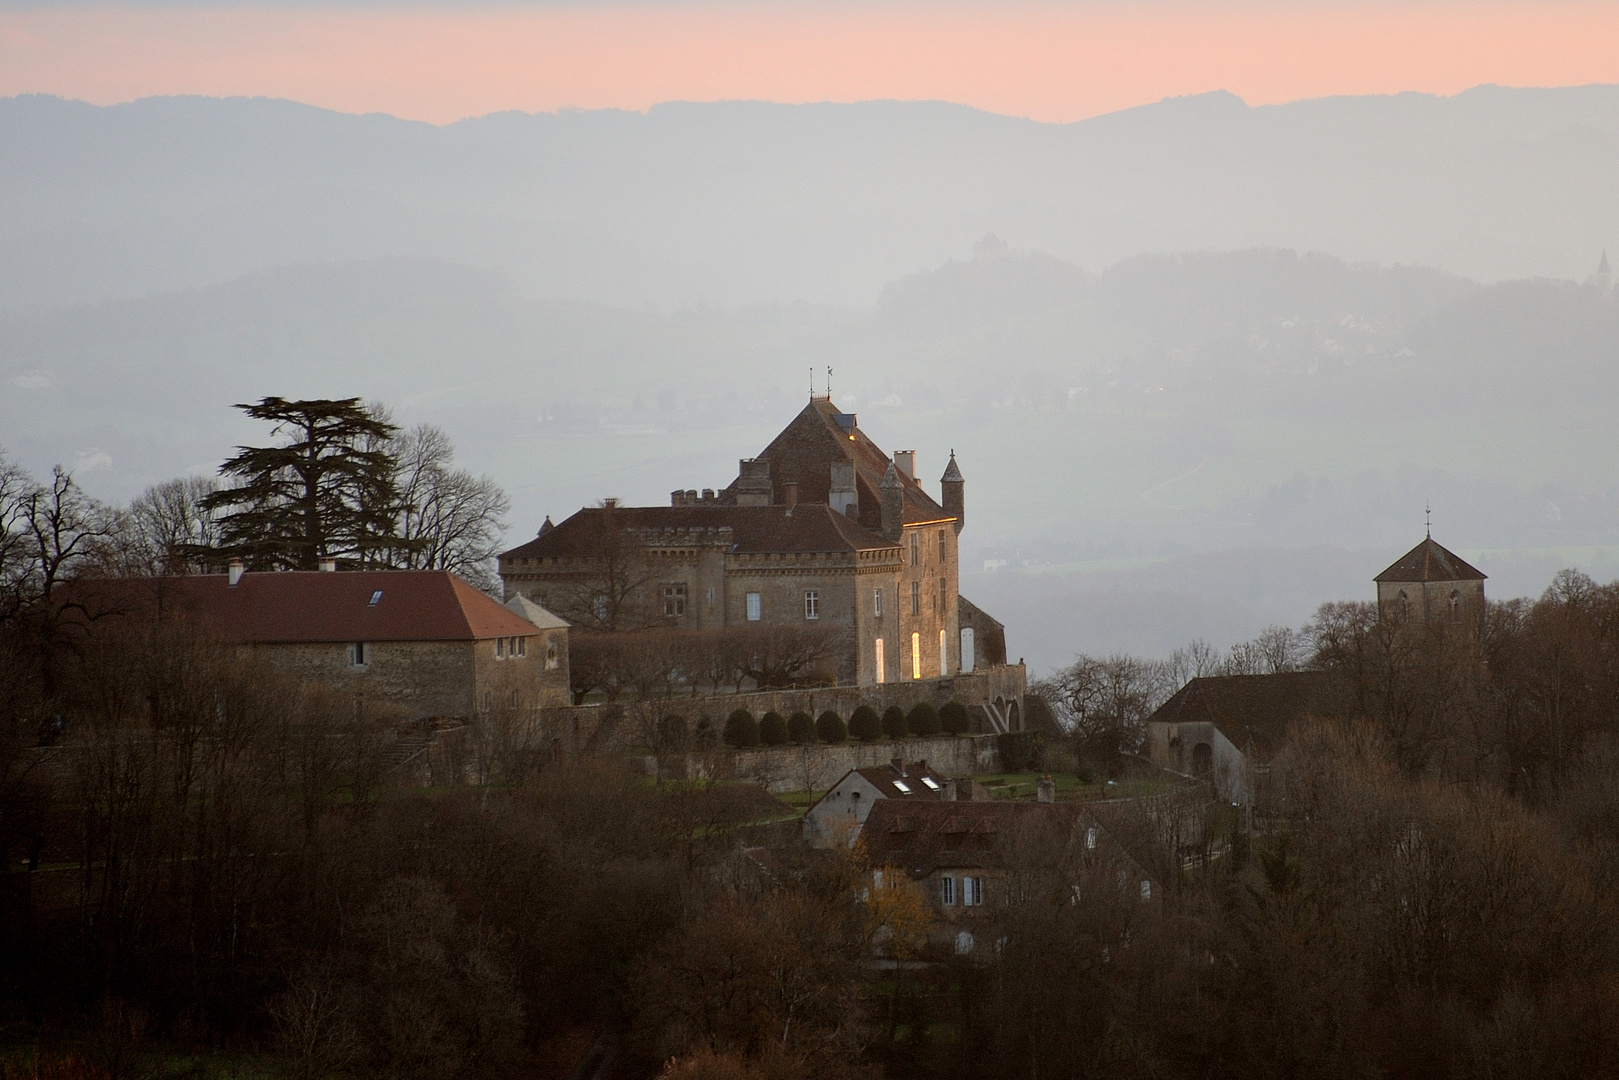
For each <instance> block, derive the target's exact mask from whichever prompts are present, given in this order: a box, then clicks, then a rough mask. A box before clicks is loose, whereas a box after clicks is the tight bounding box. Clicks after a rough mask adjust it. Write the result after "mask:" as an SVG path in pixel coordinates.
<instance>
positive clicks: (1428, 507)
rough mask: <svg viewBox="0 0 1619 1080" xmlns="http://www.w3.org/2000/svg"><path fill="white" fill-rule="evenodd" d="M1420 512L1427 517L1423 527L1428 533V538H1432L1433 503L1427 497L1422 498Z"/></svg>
mask: <svg viewBox="0 0 1619 1080" xmlns="http://www.w3.org/2000/svg"><path fill="white" fill-rule="evenodd" d="M1422 514H1423V516H1424V517H1425V518H1426V519H1427V523H1426V525H1425V526H1424V529H1425V531H1426V532H1427V534H1428V539H1429V540H1432V539H1433V503H1431V502H1430V501H1428V500H1427V499H1423V500H1422Z"/></svg>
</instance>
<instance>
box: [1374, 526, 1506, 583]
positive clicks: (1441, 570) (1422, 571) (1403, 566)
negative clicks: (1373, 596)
mask: <svg viewBox="0 0 1619 1080" xmlns="http://www.w3.org/2000/svg"><path fill="white" fill-rule="evenodd" d="M1486 577H1488V575H1487V574H1485V573H1484V572H1483V571H1481V570H1479V569H1477V568H1476V567H1473V566H1469V565H1468V564H1467V563H1466V562H1464V561H1463V560H1462V558H1461V557H1460V556H1459V555H1457V554H1456V553H1455V552H1452V551H1447V550H1446V549H1445V548H1443V547H1441V546H1440V545H1439V544H1438V543H1436V542H1435V541H1434V538H1433V537H1431V536H1429V537H1425V538H1424V539H1423V541H1422V543H1420V544H1418V545H1417V546H1416V547H1414V548H1412V549H1411V550H1410V551H1408V552H1406V553H1405V554H1404V555H1402V556H1400V558H1399V559H1397V560H1395V562H1394V564H1393V565H1392V566H1390V567H1389V568H1388V569H1387V570H1385V571H1383V572H1382V573H1381V574H1378V575H1377V577H1375V578H1373V579H1372V580H1373V581H1483V580H1484V579H1485V578H1486Z"/></svg>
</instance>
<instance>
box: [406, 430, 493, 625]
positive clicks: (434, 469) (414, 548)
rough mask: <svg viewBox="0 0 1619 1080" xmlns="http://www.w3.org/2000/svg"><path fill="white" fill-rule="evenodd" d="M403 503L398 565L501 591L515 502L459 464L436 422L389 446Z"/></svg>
mask: <svg viewBox="0 0 1619 1080" xmlns="http://www.w3.org/2000/svg"><path fill="white" fill-rule="evenodd" d="M389 453H390V454H391V456H392V457H393V458H394V460H395V462H396V468H397V475H396V478H395V481H394V483H395V486H396V487H397V488H398V490H399V497H400V502H401V503H402V504H403V510H402V511H401V518H400V522H399V527H398V533H399V536H400V538H401V539H402V540H403V541H404V544H403V545H402V547H401V548H400V550H399V551H398V552H397V554H396V556H395V560H396V563H397V565H399V566H402V567H406V568H410V569H422V570H449V571H451V572H452V573H456V574H459V575H460V576H461V577H463V578H466V579H467V580H468V581H470V582H472V583H473V584H474V585H476V586H478V588H480V589H483V590H484V591H485V592H490V593H494V592H496V591H498V589H499V584H500V583H499V579H498V577H497V575H496V573H495V565H494V560H495V555H496V554H497V553H498V551H499V550H500V541H501V536H502V534H503V533H504V532H505V530H506V521H505V516H506V512H507V511H508V510H510V509H511V500H510V499H509V498H507V497H506V493H505V492H504V491H502V490H501V488H500V485H499V484H497V483H495V481H494V479H493V478H491V477H488V476H474V475H473V474H472V473H470V472H468V471H467V470H465V469H457V468H455V464H454V462H455V447H454V446H453V445H452V444H451V443H450V437H449V436H448V435H446V434H445V433H444V431H443V430H442V429H440V428H437V427H434V426H433V425H431V424H418V425H416V426H415V427H413V428H410V429H408V430H406V431H402V432H400V433H399V434H398V435H396V436H395V437H394V438H393V440H392V441H391V444H390V446H389Z"/></svg>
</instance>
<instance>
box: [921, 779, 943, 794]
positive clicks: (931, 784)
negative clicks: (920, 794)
mask: <svg viewBox="0 0 1619 1080" xmlns="http://www.w3.org/2000/svg"><path fill="white" fill-rule="evenodd" d="M922 783H923V784H925V785H927V788H928V790H929V791H943V790H944V789H943V788H941V787H940V786H939V783H938V781H936V780H934V779H933V777H931V776H924V777H922Z"/></svg>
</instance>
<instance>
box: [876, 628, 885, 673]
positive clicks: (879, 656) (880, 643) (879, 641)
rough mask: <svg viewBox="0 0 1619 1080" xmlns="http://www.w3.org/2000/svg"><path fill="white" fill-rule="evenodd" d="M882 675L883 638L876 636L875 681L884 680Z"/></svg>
mask: <svg viewBox="0 0 1619 1080" xmlns="http://www.w3.org/2000/svg"><path fill="white" fill-rule="evenodd" d="M883 675H884V672H883V639H882V638H878V639H877V681H878V682H884V681H886V680H885V679H884V678H883Z"/></svg>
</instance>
